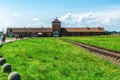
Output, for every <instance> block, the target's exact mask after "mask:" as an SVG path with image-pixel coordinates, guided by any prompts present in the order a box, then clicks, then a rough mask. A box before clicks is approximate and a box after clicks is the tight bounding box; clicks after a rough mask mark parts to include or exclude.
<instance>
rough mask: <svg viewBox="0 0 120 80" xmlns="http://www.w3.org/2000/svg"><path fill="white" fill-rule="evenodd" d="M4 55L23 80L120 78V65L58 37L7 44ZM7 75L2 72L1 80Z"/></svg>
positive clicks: (1, 50)
mask: <svg viewBox="0 0 120 80" xmlns="http://www.w3.org/2000/svg"><path fill="white" fill-rule="evenodd" d="M0 53H1V54H2V55H3V56H4V57H5V58H6V59H7V62H8V63H10V64H11V65H12V68H13V71H17V72H19V73H20V75H21V76H22V80H119V79H120V66H117V65H115V64H112V63H110V62H108V61H106V60H102V59H100V58H98V57H96V56H95V55H94V54H90V53H89V52H87V51H85V50H83V49H80V48H78V47H76V46H74V45H72V44H70V43H66V42H64V41H61V40H59V39H58V38H38V39H37V38H36V39H35V38H34V39H28V40H21V41H16V42H13V43H9V44H5V45H3V47H2V48H1V49H0ZM0 70H1V67H0ZM7 76H8V74H7V73H1V71H0V80H7Z"/></svg>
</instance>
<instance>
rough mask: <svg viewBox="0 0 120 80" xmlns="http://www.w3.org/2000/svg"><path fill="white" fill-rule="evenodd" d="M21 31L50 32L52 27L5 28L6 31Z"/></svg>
mask: <svg viewBox="0 0 120 80" xmlns="http://www.w3.org/2000/svg"><path fill="white" fill-rule="evenodd" d="M10 29H12V32H17V33H22V32H52V28H7V32H10Z"/></svg>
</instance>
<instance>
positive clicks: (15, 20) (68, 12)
mask: <svg viewBox="0 0 120 80" xmlns="http://www.w3.org/2000/svg"><path fill="white" fill-rule="evenodd" d="M56 17H58V18H59V19H60V20H61V21H62V27H86V26H90V27H96V26H102V27H105V29H106V30H110V31H114V30H115V31H120V27H119V25H120V0H0V30H3V28H4V29H6V28H7V27H41V26H45V27H51V21H52V20H53V19H55V18H56Z"/></svg>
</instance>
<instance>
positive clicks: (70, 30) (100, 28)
mask: <svg viewBox="0 0 120 80" xmlns="http://www.w3.org/2000/svg"><path fill="white" fill-rule="evenodd" d="M62 32H105V29H104V28H103V27H96V28H89V27H87V28H63V29H62Z"/></svg>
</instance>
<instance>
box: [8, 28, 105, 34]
mask: <svg viewBox="0 0 120 80" xmlns="http://www.w3.org/2000/svg"><path fill="white" fill-rule="evenodd" d="M11 29H12V32H14V33H28V32H29V33H30V32H37V33H39V32H41V33H44V32H52V28H7V32H8V33H9V32H10V30H11ZM61 32H105V29H104V28H103V27H95V28H89V27H87V28H61Z"/></svg>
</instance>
